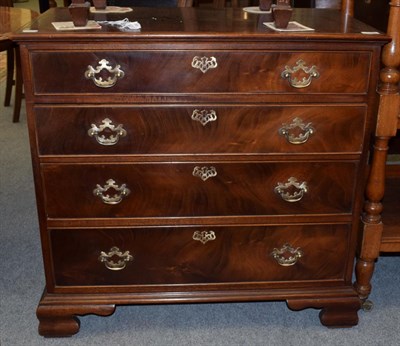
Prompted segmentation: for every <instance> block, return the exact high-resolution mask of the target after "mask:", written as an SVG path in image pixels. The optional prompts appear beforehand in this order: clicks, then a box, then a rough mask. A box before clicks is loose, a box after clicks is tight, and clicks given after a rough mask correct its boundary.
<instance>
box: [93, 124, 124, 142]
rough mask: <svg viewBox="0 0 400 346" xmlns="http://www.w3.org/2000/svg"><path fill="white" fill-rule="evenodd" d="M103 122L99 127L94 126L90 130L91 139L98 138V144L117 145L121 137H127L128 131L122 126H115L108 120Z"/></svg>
mask: <svg viewBox="0 0 400 346" xmlns="http://www.w3.org/2000/svg"><path fill="white" fill-rule="evenodd" d="M101 122H102V124H101V125H99V126H97V125H96V124H92V127H91V128H90V129H89V130H88V135H89V137H94V138H96V141H97V143H99V144H101V145H115V144H117V143H118V141H119V138H120V137H125V136H126V131H125V130H124V129H123V125H122V124H119V125H118V126H115V125H114V124H113V123H112V121H111V120H110V119H108V118H105V119H103V120H102V121H101ZM106 136H107V137H106Z"/></svg>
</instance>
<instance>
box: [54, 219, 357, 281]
mask: <svg viewBox="0 0 400 346" xmlns="http://www.w3.org/2000/svg"><path fill="white" fill-rule="evenodd" d="M349 235H350V226H348V225H291V226H279V227H267V226H258V227H254V226H243V227H239V226H223V227H222V226H218V227H160V228H134V229H107V230H100V229H83V230H77V229H67V230H65V229H64V230H61V229H57V230H51V231H50V239H51V247H52V257H53V265H54V277H55V278H54V279H55V284H56V286H86V285H143V284H149V285H151V284H153V285H154V284H163V285H165V284H190V283H196V284H198V283H235V282H244V281H247V282H249V281H250V282H257V281H258V282H260V281H294V280H338V279H343V277H344V275H345V274H344V273H345V268H346V262H347V258H348V243H349ZM285 244H288V245H287V246H286V247H285ZM291 249H292V251H293V252H292V253H291V252H290V251H291ZM277 250H282V252H283V253H279V251H277ZM279 261H281V263H278V262H279Z"/></svg>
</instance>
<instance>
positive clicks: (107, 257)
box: [99, 246, 133, 270]
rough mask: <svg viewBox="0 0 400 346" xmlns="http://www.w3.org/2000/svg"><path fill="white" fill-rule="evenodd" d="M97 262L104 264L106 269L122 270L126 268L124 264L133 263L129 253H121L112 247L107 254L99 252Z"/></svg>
mask: <svg viewBox="0 0 400 346" xmlns="http://www.w3.org/2000/svg"><path fill="white" fill-rule="evenodd" d="M115 260H117V262H115ZM99 261H100V262H102V263H104V265H105V266H106V268H107V269H110V270H122V269H124V268H125V267H126V262H129V261H133V256H132V255H131V254H130V253H129V251H125V252H121V251H120V249H119V248H117V247H116V246H113V247H112V248H111V249H110V251H109V252H108V253H105V252H104V251H101V252H100V256H99Z"/></svg>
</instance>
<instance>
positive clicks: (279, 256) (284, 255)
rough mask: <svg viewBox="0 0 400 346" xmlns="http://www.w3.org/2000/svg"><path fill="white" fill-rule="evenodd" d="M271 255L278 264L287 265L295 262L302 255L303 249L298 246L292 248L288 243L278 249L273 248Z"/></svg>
mask: <svg viewBox="0 0 400 346" xmlns="http://www.w3.org/2000/svg"><path fill="white" fill-rule="evenodd" d="M271 255H272V257H273V258H274V259H275V260H276V261H277V262H278V264H279V265H281V266H282V267H289V266H292V265H294V264H296V262H297V261H298V259H299V258H301V257H302V256H303V251H302V250H301V249H300V248H296V249H295V248H293V247H292V246H291V245H290V244H285V245H283V247H282V248H280V249H277V248H274V250H273V251H272V253H271Z"/></svg>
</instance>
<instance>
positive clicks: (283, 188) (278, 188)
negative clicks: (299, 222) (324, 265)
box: [42, 162, 357, 218]
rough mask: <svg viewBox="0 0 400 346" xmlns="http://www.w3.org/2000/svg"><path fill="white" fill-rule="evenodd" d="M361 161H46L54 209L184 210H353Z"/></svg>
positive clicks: (158, 213) (142, 213) (50, 211)
mask: <svg viewBox="0 0 400 346" xmlns="http://www.w3.org/2000/svg"><path fill="white" fill-rule="evenodd" d="M356 168H357V165H356V164H355V163H340V162H330V163H323V162H322V163H321V162H314V163H309V162H307V163H305V162H284V163H283V162H282V163H274V162H269V163H258V162H243V163H221V162H211V163H203V162H200V163H199V162H193V163H183V164H169V163H146V164H137V163H136V164H135V163H130V164H103V165H90V164H77V165H74V164H63V165H56V164H45V165H42V175H43V178H44V190H45V201H46V210H47V215H48V216H49V217H51V218H57V217H61V218H75V217H78V218H79V217H111V218H114V217H179V216H189V217H190V216H214V215H215V216H220V215H280V214H283V215H287V214H294V213H296V214H319V213H323V214H325V213H350V212H351V209H352V199H353V194H354V183H355V177H356Z"/></svg>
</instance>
